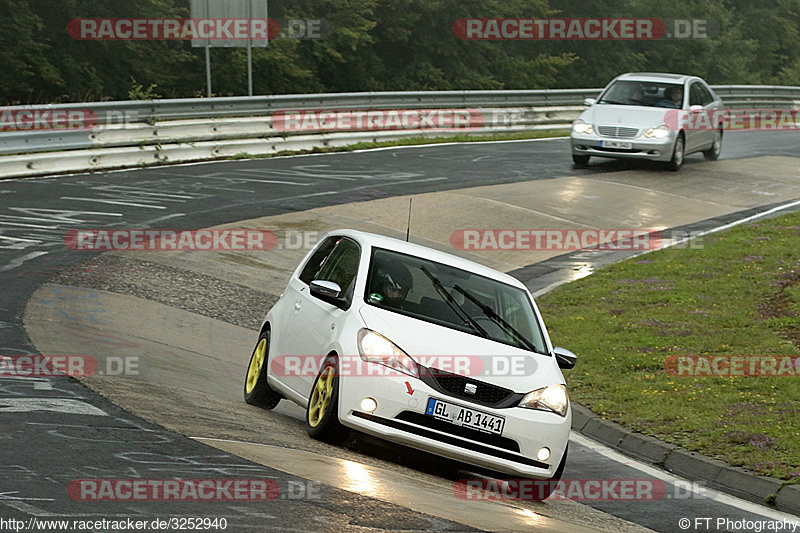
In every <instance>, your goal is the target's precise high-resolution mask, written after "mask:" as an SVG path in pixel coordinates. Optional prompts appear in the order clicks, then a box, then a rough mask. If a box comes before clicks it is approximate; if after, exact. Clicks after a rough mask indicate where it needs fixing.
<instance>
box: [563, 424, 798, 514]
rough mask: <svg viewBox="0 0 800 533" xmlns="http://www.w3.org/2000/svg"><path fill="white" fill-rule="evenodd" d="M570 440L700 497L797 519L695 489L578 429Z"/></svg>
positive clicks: (730, 497) (732, 497)
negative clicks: (591, 437) (585, 435)
mask: <svg viewBox="0 0 800 533" xmlns="http://www.w3.org/2000/svg"><path fill="white" fill-rule="evenodd" d="M569 440H571V441H572V442H576V443H578V444H580V445H581V446H586V447H587V448H589V449H590V450H592V451H593V452H595V453H597V454H600V455H602V456H604V457H607V458H609V459H611V460H612V461H614V462H617V463H620V464H623V465H625V466H630V467H631V468H635V469H636V470H638V471H640V472H642V473H644V474H646V475H648V476H652V477H654V478H656V479H660V480H661V481H664V482H667V483H673V484H677V485H679V486H680V487H681V488H682V490H687V491H691V492H692V493H693V494H697V495H698V498H708V499H710V500H714V501H716V502H718V503H721V504H723V505H728V506H731V507H734V508H737V509H740V510H742V511H746V512H749V513H753V514H757V515H761V516H764V517H766V518H769V519H772V520H789V521H791V520H797V517H796V516H793V515H790V514H787V513H782V512H780V511H775V510H773V509H770V508H769V507H765V506H763V505H759V504H757V503H753V502H750V501H747V500H742V499H741V498H737V497H735V496H731V495H730V494H725V493H723V492H717V491H716V490H714V489H712V488H709V487H706V486H702V485H700V486H699V488H700V490H695V489H696V488H698V485H697V483H692V482H690V481H687V480H685V479H683V478H682V477H678V476H675V475H673V474H670V473H669V472H666V471H664V470H661V469H660V468H656V467H654V466H650V465H648V464H645V463H642V462H639V461H637V460H636V459H632V458H630V457H628V456H626V455H623V454H621V453H619V452H617V451H614V450H612V449H611V448H609V447H608V446H606V445H604V444H600V443H599V442H596V441H593V440H592V439H590V438H588V437H584V436H583V435H581V434H580V433H577V432H576V431H572V432H571V433H570V436H569ZM690 487H691V488H690Z"/></svg>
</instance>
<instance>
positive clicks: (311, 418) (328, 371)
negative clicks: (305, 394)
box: [308, 366, 335, 427]
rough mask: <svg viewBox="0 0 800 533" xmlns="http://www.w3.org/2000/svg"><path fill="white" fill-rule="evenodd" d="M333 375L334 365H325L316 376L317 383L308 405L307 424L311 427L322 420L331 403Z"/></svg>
mask: <svg viewBox="0 0 800 533" xmlns="http://www.w3.org/2000/svg"><path fill="white" fill-rule="evenodd" d="M334 375H335V369H334V367H333V366H326V367H325V368H323V369H322V372H320V374H319V377H318V378H317V384H316V386H315V387H314V391H313V392H312V393H311V399H310V400H309V405H308V424H309V425H310V426H311V427H317V426H318V425H319V423H320V422H322V418H323V417H324V416H325V413H326V412H327V410H328V407H329V406H330V404H331V400H332V398H333V380H334Z"/></svg>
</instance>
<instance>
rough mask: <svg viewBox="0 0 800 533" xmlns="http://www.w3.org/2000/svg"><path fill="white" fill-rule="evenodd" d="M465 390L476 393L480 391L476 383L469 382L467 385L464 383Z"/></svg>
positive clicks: (467, 392) (468, 392)
mask: <svg viewBox="0 0 800 533" xmlns="http://www.w3.org/2000/svg"><path fill="white" fill-rule="evenodd" d="M464 392H465V393H466V394H475V393H476V392H478V386H477V385H475V384H474V383H467V384H466V385H464Z"/></svg>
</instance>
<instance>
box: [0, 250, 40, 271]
mask: <svg viewBox="0 0 800 533" xmlns="http://www.w3.org/2000/svg"><path fill="white" fill-rule="evenodd" d="M45 254H47V252H31V253H29V254H27V255H23V256H22V257H15V258H14V259H12V260H11V261H9V262H8V263H7V264H5V265H3V266H0V272H5V271H6V270H14V269H15V268H17V267H19V266H21V265H22V263H24V262H25V261H30V260H31V259H35V258H37V257H39V256H40V255H45Z"/></svg>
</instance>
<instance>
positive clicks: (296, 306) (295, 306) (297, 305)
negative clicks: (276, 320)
mask: <svg viewBox="0 0 800 533" xmlns="http://www.w3.org/2000/svg"><path fill="white" fill-rule="evenodd" d="M294 308H295V309H296V310H297V311H299V310H300V300H297V301H296V302H295V303H294Z"/></svg>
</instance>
